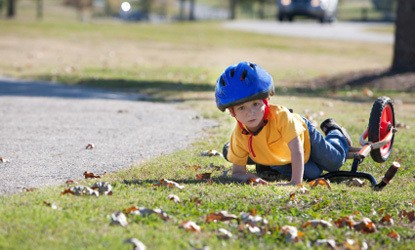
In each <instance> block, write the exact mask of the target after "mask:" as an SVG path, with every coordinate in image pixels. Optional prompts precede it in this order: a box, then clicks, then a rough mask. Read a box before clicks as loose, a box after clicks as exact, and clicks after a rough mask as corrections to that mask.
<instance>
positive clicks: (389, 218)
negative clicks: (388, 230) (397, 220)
mask: <svg viewBox="0 0 415 250" xmlns="http://www.w3.org/2000/svg"><path fill="white" fill-rule="evenodd" d="M379 222H380V223H381V224H386V225H389V226H392V225H393V224H394V221H393V219H392V216H391V215H390V214H385V216H383V217H382V219H380V221H379Z"/></svg>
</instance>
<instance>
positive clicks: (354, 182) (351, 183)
mask: <svg viewBox="0 0 415 250" xmlns="http://www.w3.org/2000/svg"><path fill="white" fill-rule="evenodd" d="M346 185H347V186H349V187H363V186H364V185H365V182H364V181H362V180H361V179H359V178H353V179H351V180H348V181H346Z"/></svg>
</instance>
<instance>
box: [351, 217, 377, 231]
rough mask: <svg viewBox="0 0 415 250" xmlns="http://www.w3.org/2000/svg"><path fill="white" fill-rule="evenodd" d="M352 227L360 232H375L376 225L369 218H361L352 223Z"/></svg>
mask: <svg viewBox="0 0 415 250" xmlns="http://www.w3.org/2000/svg"><path fill="white" fill-rule="evenodd" d="M354 229H355V230H356V231H359V232H362V233H374V232H376V225H375V224H374V223H373V222H372V221H371V220H370V219H369V218H363V219H362V220H361V221H360V222H358V223H356V224H355V225H354Z"/></svg>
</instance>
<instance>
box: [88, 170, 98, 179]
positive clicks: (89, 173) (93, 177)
mask: <svg viewBox="0 0 415 250" xmlns="http://www.w3.org/2000/svg"><path fill="white" fill-rule="evenodd" d="M84 178H85V179H98V178H101V176H99V175H96V174H94V173H92V172H89V171H85V172H84Z"/></svg>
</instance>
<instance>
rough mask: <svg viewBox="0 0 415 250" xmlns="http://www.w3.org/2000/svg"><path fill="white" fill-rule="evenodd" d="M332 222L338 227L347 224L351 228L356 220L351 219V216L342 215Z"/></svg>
mask: <svg viewBox="0 0 415 250" xmlns="http://www.w3.org/2000/svg"><path fill="white" fill-rule="evenodd" d="M334 224H335V225H336V226H337V227H338V228H341V227H344V226H347V227H349V228H353V227H354V225H355V224H356V222H355V221H354V220H353V217H351V216H344V217H342V218H340V219H338V220H336V221H334Z"/></svg>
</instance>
